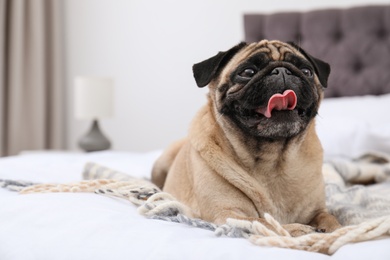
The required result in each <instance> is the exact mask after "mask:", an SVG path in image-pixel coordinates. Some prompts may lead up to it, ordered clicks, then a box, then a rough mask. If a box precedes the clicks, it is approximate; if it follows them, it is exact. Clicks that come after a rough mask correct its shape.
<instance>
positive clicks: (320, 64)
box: [288, 42, 330, 88]
mask: <svg viewBox="0 0 390 260" xmlns="http://www.w3.org/2000/svg"><path fill="white" fill-rule="evenodd" d="M288 44H290V45H291V46H293V47H294V48H295V49H297V50H298V51H299V52H300V53H302V54H303V55H304V56H305V57H306V59H307V60H308V61H310V62H311V64H313V66H314V69H315V71H316V74H317V75H318V79H319V80H320V82H321V85H322V86H323V87H324V88H326V87H327V86H328V77H329V74H330V66H329V64H328V63H326V62H325V61H322V60H320V59H317V58H315V57H313V56H311V55H310V54H309V53H307V52H306V51H305V50H304V49H302V48H301V47H299V46H298V45H297V44H295V43H294V42H288Z"/></svg>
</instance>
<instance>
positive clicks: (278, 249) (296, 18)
mask: <svg viewBox="0 0 390 260" xmlns="http://www.w3.org/2000/svg"><path fill="white" fill-rule="evenodd" d="M361 17H365V18H366V19H360V18H361ZM244 29H245V38H246V40H247V41H248V42H250V41H257V40H260V39H262V38H269V39H271V38H272V39H280V40H293V41H296V42H298V43H299V44H300V45H301V46H302V47H303V48H305V49H307V51H309V52H311V53H312V54H315V55H316V56H318V57H319V58H322V59H324V60H327V61H329V62H330V63H331V66H332V71H333V72H332V74H331V78H330V80H329V88H328V89H327V90H326V99H325V100H324V101H323V104H322V106H321V109H320V111H319V115H318V118H317V130H318V134H319V136H320V139H321V141H322V143H323V146H324V149H325V161H326V162H327V163H328V164H327V166H329V167H332V166H335V165H336V166H337V165H338V166H340V165H341V166H343V167H338V168H343V169H345V168H346V167H345V166H349V165H351V163H352V166H353V167H354V166H363V168H364V167H367V166H373V168H374V170H373V171H370V176H369V180H370V182H372V180H374V182H375V183H374V184H370V185H361V184H359V185H351V184H348V185H347V184H346V181H347V180H346V179H343V178H345V175H343V176H342V177H343V178H341V179H340V178H339V179H337V177H340V176H336V178H329V179H328V181H329V182H328V183H327V189H328V190H327V193H328V195H329V196H331V195H332V196H333V195H335V196H334V197H332V199H333V200H334V201H335V202H337V199H339V198H341V197H342V196H341V195H345V196H351V194H354V195H356V198H358V197H359V199H360V198H362V197H363V195H364V194H369V195H371V194H373V193H374V192H377V195H378V197H375V198H379V201H380V202H381V204H380V205H377V204H376V205H375V206H376V207H375V208H368V209H367V208H365V206H367V204H369V203H370V202H367V201H365V202H364V203H363V204H364V205H363V204H361V203H360V204H359V203H357V204H356V205H355V206H356V207H355V209H357V213H356V216H358V217H361V215H362V214H360V213H361V212H363V213H364V212H373V213H375V214H377V215H375V216H371V217H372V218H373V219H375V217H381V219H382V220H383V222H381V225H382V227H383V228H382V232H381V233H378V234H379V235H378V236H375V239H366V240H368V241H364V242H358V243H345V244H343V245H342V246H340V247H336V249H337V250H334V251H332V252H331V253H329V252H328V253H323V252H322V253H318V252H308V251H305V250H296V249H289V248H286V247H287V246H280V245H279V246H264V245H259V244H256V243H254V242H253V240H252V242H250V241H249V240H248V239H246V237H237V236H235V237H234V236H232V235H231V234H233V233H234V232H233V231H237V229H234V230H233V229H230V231H231V233H228V232H225V233H224V231H226V230H225V229H223V230H221V229H218V228H217V229H215V227H213V226H207V224H208V223H202V222H199V221H198V222H196V221H195V220H191V219H190V220H188V219H178V218H172V217H169V216H171V215H169V216H168V217H166V216H160V217H150V216H151V215H147V213H145V207H143V204H142V196H141V195H142V194H140V193H137V194H138V195H137V196H136V199H134V197H126V196H127V195H129V194H127V195H126V196H124V195H123V194H119V196H115V195H118V194H109V196H106V195H107V193H105V192H109V191H110V189H104V190H103V189H92V191H93V192H77V190H73V191H76V192H50V193H40V192H36V193H32V194H19V193H18V192H15V191H12V190H18V188H20V187H21V185H22V186H23V185H24V186H29V185H30V183H28V182H33V183H54V184H55V183H60V184H62V183H64V184H66V183H71V182H78V183H80V181H81V180H82V179H83V176H84V178H86V175H88V174H89V173H91V172H93V173H94V174H95V175H99V174H103V175H104V176H105V177H106V178H107V177H110V178H111V177H112V179H114V178H113V177H118V176H119V177H118V179H120V178H126V177H124V175H130V176H131V180H133V179H136V180H140V181H141V182H142V181H144V178H149V177H150V171H151V167H152V164H153V162H154V160H155V159H156V158H157V157H158V156H159V155H160V153H161V150H157V151H150V152H148V153H135V152H119V151H103V152H94V153H77V152H54V151H49V152H26V153H22V154H21V155H18V156H12V157H5V158H1V159H0V179H2V180H14V181H17V182H15V183H11V182H8V183H6V182H5V181H3V182H0V183H1V184H2V186H4V188H3V189H0V259H300V260H301V259H311V260H312V259H314V260H315V259H352V258H353V259H379V260H380V259H390V249H389V248H390V237H389V235H390V234H389V230H390V227H389V226H388V225H389V224H390V222H389V218H388V216H390V201H389V200H390V198H389V196H388V194H390V174H389V173H390V167H389V161H388V159H389V156H388V154H390V121H389V120H387V118H386V114H387V111H390V94H389V93H390V73H389V71H390V59H389V58H390V6H366V7H357V8H351V9H343V10H336V9H332V10H320V11H311V12H306V13H297V12H294V13H277V14H268V15H263V14H247V15H245V16H244ZM350 30H353V32H349V31H350ZM319 31H320V32H319ZM332 37H333V38H332ZM370 46H371V47H370ZM352 55H356V56H354V57H351V56H352ZM357 61H358V62H357ZM374 61H375V62H374ZM354 62H357V63H354ZM348 66H352V67H348ZM373 77H374V78H375V80H374V79H373ZM367 154H369V155H374V156H375V159H374V160H372V157H370V158H371V159H370V160H368V161H367V156H365V155H367ZM361 156H363V157H361ZM359 157H360V158H361V159H360V160H359V161H353V160H352V159H353V158H359ZM91 162H92V164H91ZM357 163H361V164H357ZM94 167H95V168H94ZM336 168H337V167H335V168H332V169H336ZM102 169H103V170H102ZM361 169H362V168H357V170H358V171H361ZM364 169H366V168H364ZM370 169H371V168H370ZM336 170H337V169H336ZM330 172H331V173H333V172H332V171H330ZM121 174H122V175H121ZM123 174H124V175H123ZM359 176H360V175H359ZM359 176H358V177H359ZM333 177H335V176H333ZM360 177H361V176H360ZM19 180H20V181H19ZM351 180H353V181H355V182H359V178H356V176H352V177H351ZM24 181H28V182H27V183H26V182H24ZM340 182H343V183H342V185H346V186H344V187H343V189H344V190H343V191H346V192H345V193H342V194H341V193H337V194H336V193H335V190H334V189H333V188H334V187H336V188H340V185H339V184H340ZM80 185H81V186H79V187H81V189H83V187H82V185H84V184H80ZM91 185H92V184H91ZM337 185H338V186H337ZM61 187H63V186H61ZM72 187H74V185H73V186H72ZM110 187H111V186H110ZM125 187H128V186H125ZM6 188H8V189H6ZM52 188H53V187H52ZM84 188H85V189H88V187H84ZM57 191H59V190H57ZM64 191H65V190H64ZM67 191H68V190H67ZM132 191H134V190H132ZM151 191H153V188H151ZM332 192H333V193H332ZM352 192H353V193H352ZM130 193H132V192H130ZM144 194H148V193H147V192H146V193H144ZM156 194H158V193H156ZM133 195H134V192H133V194H130V196H133ZM153 195H155V194H153ZM126 198H128V199H126ZM131 198H133V200H132V199H131ZM343 198H344V197H342V199H343ZM370 198H372V197H369V198H368V199H370ZM140 201H141V202H140ZM352 204H353V203H351V205H352ZM171 205H173V204H171ZM339 206H340V205H339ZM341 206H345V204H343V205H341ZM146 208H147V207H146ZM147 209H148V210H150V211H151V210H153V209H155V208H147ZM343 209H344V208H340V207H337V208H336V207H335V208H334V210H335V211H336V210H341V211H342V210H343ZM150 211H149V212H150ZM363 215H364V214H363ZM340 216H342V215H341V214H340ZM367 218H369V217H367ZM191 221H192V222H191ZM386 221H387V222H386ZM177 222H178V223H177ZM355 222H359V218H358V219H355ZM355 224H359V223H355ZM225 228H226V227H225ZM213 229H214V230H213ZM243 230H244V231H245V228H242V229H241V231H243ZM375 230H376V231H377V232H379V231H378V229H375ZM217 231H219V233H218V232H217ZM221 233H222V235H221ZM371 233H373V232H371ZM229 234H230V235H229ZM233 235H234V234H233ZM380 235H383V236H382V237H379V236H380ZM339 242H340V241H339ZM341 242H342V241H341ZM341 242H340V243H341ZM283 247H284V248H283Z"/></svg>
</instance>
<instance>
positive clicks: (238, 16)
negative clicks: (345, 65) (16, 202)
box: [64, 0, 389, 151]
mask: <svg viewBox="0 0 390 260" xmlns="http://www.w3.org/2000/svg"><path fill="white" fill-rule="evenodd" d="M64 3H65V18H66V21H65V39H66V43H65V46H66V57H67V60H66V64H67V65H66V80H67V86H68V88H67V96H66V98H67V105H68V110H67V111H68V113H67V133H68V134H67V144H68V148H69V149H77V144H76V143H77V139H78V138H79V137H80V136H81V135H83V134H84V133H85V132H86V131H87V129H88V128H89V124H90V123H89V122H80V121H76V120H75V119H74V117H73V81H74V77H75V76H78V75H98V76H112V77H114V78H115V81H116V92H115V104H116V105H115V117H114V118H112V119H105V120H102V121H101V126H102V128H103V131H104V132H105V133H106V134H107V135H108V136H109V137H110V139H111V141H112V142H113V148H114V149H115V150H131V151H149V150H154V149H161V148H163V147H165V146H167V145H168V144H169V143H170V142H172V141H173V140H176V139H178V138H181V137H183V136H185V135H186V132H187V129H188V125H189V123H190V121H191V118H192V117H193V116H194V114H195V113H196V111H197V110H198V108H199V107H200V106H201V105H202V104H204V103H205V101H206V91H207V90H206V89H199V88H197V87H196V85H195V82H194V80H193V77H192V70H191V67H192V65H193V64H194V63H196V62H199V61H202V60H204V59H206V58H209V57H211V56H212V55H214V54H216V53H217V52H218V51H220V50H226V49H228V48H230V47H231V46H233V45H235V44H236V43H238V42H240V41H241V40H242V39H243V24H242V14H243V13H246V12H267V13H269V12H276V11H291V10H299V11H305V10H311V9H318V8H330V7H350V6H355V5H364V4H369V3H370V4H373V2H368V0H354V1H352V0H349V1H346V0H344V1H340V0H322V1H311V0H306V1H288V0H285V1H281V0H279V1H264V0H229V1H226V0H214V1H210V0H193V1H180V0H170V1H169V0H166V1H163V0H154V1H151V0H150V1H145V0H82V1H80V0H67V1H65V2H64ZM375 3H379V4H380V3H389V1H388V0H386V1H384V0H381V1H376V2H375Z"/></svg>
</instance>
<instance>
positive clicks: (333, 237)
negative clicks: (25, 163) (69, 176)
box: [0, 154, 390, 255]
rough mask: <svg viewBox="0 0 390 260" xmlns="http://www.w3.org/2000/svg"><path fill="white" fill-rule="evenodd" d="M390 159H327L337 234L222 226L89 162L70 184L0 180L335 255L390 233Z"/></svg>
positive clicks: (235, 223)
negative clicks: (114, 201) (105, 199)
mask: <svg viewBox="0 0 390 260" xmlns="http://www.w3.org/2000/svg"><path fill="white" fill-rule="evenodd" d="M389 162H390V159H389V157H388V156H387V155H382V154H368V155H366V156H363V157H361V158H359V159H358V160H354V161H351V160H342V159H337V160H330V161H327V162H325V163H324V166H323V172H324V178H325V181H326V197H327V201H326V203H327V207H328V209H329V211H330V213H332V214H333V215H335V216H336V217H337V219H338V220H339V221H340V223H341V224H342V225H343V226H344V227H343V228H340V229H338V230H336V231H334V232H333V233H313V234H308V235H303V236H300V237H292V236H291V235H290V234H289V233H288V232H287V231H286V230H285V229H284V228H283V227H282V226H281V225H280V224H279V223H278V222H277V221H276V220H275V219H273V218H272V216H270V215H268V214H265V219H266V221H267V222H268V223H269V224H270V225H271V226H272V227H273V228H274V231H273V230H270V229H268V228H267V227H265V226H264V225H262V224H261V223H260V222H257V221H254V222H251V221H245V220H237V219H228V220H227V222H226V224H225V225H221V226H217V225H215V224H213V223H209V222H206V221H203V220H201V219H194V218H190V217H189V216H190V211H191V210H190V209H189V208H188V207H187V206H185V205H183V204H182V203H180V202H178V201H177V200H176V199H175V198H173V197H172V196H171V195H170V194H168V193H165V192H162V191H161V190H160V189H159V188H158V187H156V186H155V185H154V184H152V183H151V182H150V181H148V180H145V179H137V178H133V177H131V176H129V175H128V174H125V173H121V172H118V171H115V170H112V169H109V168H106V167H104V166H101V165H98V164H95V163H88V164H86V166H85V168H84V172H83V178H84V181H80V182H76V183H70V184H33V183H29V182H20V181H10V180H0V186H2V187H5V188H8V189H10V190H15V191H19V192H20V193H21V194H28V193H38V192H94V193H97V194H101V195H106V196H114V197H119V198H123V199H126V200H129V201H131V202H132V203H133V204H135V205H137V206H138V212H139V213H140V214H142V215H144V216H146V217H148V218H153V219H161V220H165V221H172V222H178V223H183V224H187V225H191V226H194V227H198V228H203V229H207V230H211V231H214V232H215V234H216V235H217V236H228V237H242V238H245V239H248V240H250V241H251V242H252V243H254V244H256V245H260V246H277V247H283V248H293V249H300V250H306V251H313V252H320V253H324V254H329V255H331V254H333V253H334V252H336V251H337V249H339V248H340V247H341V246H343V245H345V244H347V243H352V242H360V241H366V240H370V239H374V238H378V237H380V236H383V235H390V197H389V196H388V194H390V193H389V192H390V163H389Z"/></svg>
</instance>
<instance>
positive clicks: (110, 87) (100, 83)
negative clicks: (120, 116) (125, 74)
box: [74, 77, 114, 119]
mask: <svg viewBox="0 0 390 260" xmlns="http://www.w3.org/2000/svg"><path fill="white" fill-rule="evenodd" d="M74 93H75V95H74V97H75V99H74V100H75V117H76V118H77V119H99V118H107V117H112V116H113V114H114V111H113V110H114V80H113V79H112V78H103V77H76V79H75V91H74Z"/></svg>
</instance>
